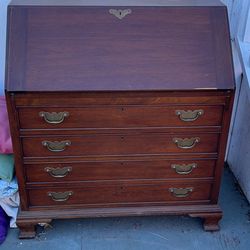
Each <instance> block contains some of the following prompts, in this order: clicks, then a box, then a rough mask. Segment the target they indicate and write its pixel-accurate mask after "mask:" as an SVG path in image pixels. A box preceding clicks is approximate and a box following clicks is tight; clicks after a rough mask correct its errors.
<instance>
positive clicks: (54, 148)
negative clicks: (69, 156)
mask: <svg viewBox="0 0 250 250" xmlns="http://www.w3.org/2000/svg"><path fill="white" fill-rule="evenodd" d="M42 145H43V146H44V147H46V148H47V149H48V150H49V151H51V152H62V151H64V150H65V149H66V147H67V146H70V145H71V141H69V140H66V141H43V142H42Z"/></svg>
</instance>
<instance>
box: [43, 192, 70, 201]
mask: <svg viewBox="0 0 250 250" xmlns="http://www.w3.org/2000/svg"><path fill="white" fill-rule="evenodd" d="M72 195H73V191H66V192H58V193H57V192H48V196H49V197H51V199H52V200H53V201H59V202H63V201H67V200H68V199H69V197H70V196H72Z"/></svg>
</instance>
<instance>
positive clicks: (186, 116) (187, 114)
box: [175, 109, 204, 122]
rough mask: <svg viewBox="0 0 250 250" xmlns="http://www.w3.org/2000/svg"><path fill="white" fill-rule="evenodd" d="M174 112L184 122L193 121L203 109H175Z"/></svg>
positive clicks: (201, 113)
mask: <svg viewBox="0 0 250 250" xmlns="http://www.w3.org/2000/svg"><path fill="white" fill-rule="evenodd" d="M175 114H176V115H177V116H179V118H180V119H181V120H182V121H184V122H193V121H195V120H197V119H198V118H199V117H200V116H202V115H203V114H204V110H203V109H197V110H187V111H185V110H176V111H175Z"/></svg>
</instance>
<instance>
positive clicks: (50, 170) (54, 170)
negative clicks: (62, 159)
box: [44, 167, 72, 178]
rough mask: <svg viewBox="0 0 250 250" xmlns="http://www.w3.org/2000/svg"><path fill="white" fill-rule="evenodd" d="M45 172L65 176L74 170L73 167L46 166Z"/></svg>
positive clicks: (60, 176)
mask: <svg viewBox="0 0 250 250" xmlns="http://www.w3.org/2000/svg"><path fill="white" fill-rule="evenodd" d="M44 171H45V172H47V173H49V174H50V175H51V176H52V177H54V178H63V177H65V176H67V175H68V174H69V173H70V172H72V167H63V168H51V167H46V168H45V169H44Z"/></svg>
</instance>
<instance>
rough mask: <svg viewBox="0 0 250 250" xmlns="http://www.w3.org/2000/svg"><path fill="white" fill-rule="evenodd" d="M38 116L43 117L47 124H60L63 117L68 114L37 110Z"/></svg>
mask: <svg viewBox="0 0 250 250" xmlns="http://www.w3.org/2000/svg"><path fill="white" fill-rule="evenodd" d="M39 116H40V117H42V118H44V120H45V121H46V122H47V123H49V124H60V123H62V122H63V121H64V119H65V117H68V116H69V112H66V111H64V112H59V113H57V112H51V113H49V112H45V111H41V112H39Z"/></svg>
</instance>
